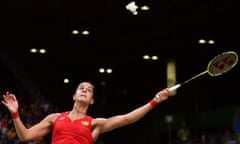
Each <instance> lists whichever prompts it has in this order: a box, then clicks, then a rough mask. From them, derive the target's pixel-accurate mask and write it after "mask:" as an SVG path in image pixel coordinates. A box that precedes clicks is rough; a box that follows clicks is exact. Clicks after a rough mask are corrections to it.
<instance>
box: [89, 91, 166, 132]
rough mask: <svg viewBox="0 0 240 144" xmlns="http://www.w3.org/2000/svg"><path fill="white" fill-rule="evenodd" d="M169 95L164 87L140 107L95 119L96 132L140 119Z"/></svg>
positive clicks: (106, 130) (105, 130)
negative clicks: (105, 117)
mask: <svg viewBox="0 0 240 144" xmlns="http://www.w3.org/2000/svg"><path fill="white" fill-rule="evenodd" d="M169 95H170V92H169V90H168V89H167V88H166V89H163V90H162V91H160V92H158V93H157V94H156V96H155V97H154V98H153V99H152V100H151V101H150V102H148V103H147V104H145V105H143V106H141V107H138V108H137V109H135V110H133V111H131V112H129V113H127V114H123V115H117V116H113V117H110V118H108V119H103V118H98V119H95V123H96V132H98V133H104V132H108V131H111V130H113V129H115V128H119V127H123V126H126V125H129V124H132V123H134V122H136V121H138V120H140V119H141V118H143V117H144V116H145V115H146V114H147V113H148V112H149V111H151V110H152V109H153V108H154V107H155V106H157V104H159V103H161V102H163V101H165V100H167V99H168V96H169ZM93 132H94V131H93Z"/></svg>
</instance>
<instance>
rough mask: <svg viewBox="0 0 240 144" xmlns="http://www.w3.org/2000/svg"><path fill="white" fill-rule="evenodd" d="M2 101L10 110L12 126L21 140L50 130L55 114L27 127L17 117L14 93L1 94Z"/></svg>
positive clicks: (16, 103) (38, 135) (29, 138)
mask: <svg viewBox="0 0 240 144" xmlns="http://www.w3.org/2000/svg"><path fill="white" fill-rule="evenodd" d="M2 103H3V105H5V106H6V107H7V108H8V110H9V111H10V112H11V115H12V119H13V123H14V127H15V129H16V132H17V135H18V137H19V139H20V140H21V141H27V140H33V139H35V138H37V137H41V136H44V135H46V134H47V133H49V132H50V130H51V125H52V120H53V119H54V118H55V117H56V114H52V115H49V116H47V117H46V118H45V119H43V120H42V121H41V122H40V123H38V124H36V125H34V126H33V127H31V128H29V129H27V128H26V127H25V126H24V124H23V122H22V121H21V119H20V117H19V114H18V101H17V99H16V97H15V95H14V94H10V93H9V92H7V93H6V95H3V100H2Z"/></svg>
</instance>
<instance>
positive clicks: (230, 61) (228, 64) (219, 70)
mask: <svg viewBox="0 0 240 144" xmlns="http://www.w3.org/2000/svg"><path fill="white" fill-rule="evenodd" d="M237 63H238V54H237V53H236V52H234V51H228V52H224V53H222V54H219V55H217V56H215V57H214V58H213V59H212V60H210V61H209V63H208V65H207V69H206V70H205V71H203V72H201V73H199V74H197V75H195V76H193V77H191V78H190V79H188V80H186V81H184V82H181V83H179V84H176V85H174V86H172V87H170V88H169V91H170V92H171V91H174V90H176V89H178V88H179V87H181V86H183V85H184V84H186V83H189V82H190V81H192V80H194V79H196V78H198V77H200V76H202V75H205V74H209V75H210V76H220V75H222V74H224V73H226V72H228V71H230V70H231V69H232V68H233V67H235V66H236V64H237Z"/></svg>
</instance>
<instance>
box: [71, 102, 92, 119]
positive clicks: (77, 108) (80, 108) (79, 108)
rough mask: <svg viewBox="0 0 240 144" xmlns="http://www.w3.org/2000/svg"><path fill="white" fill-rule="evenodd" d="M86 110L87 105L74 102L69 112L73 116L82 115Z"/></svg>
mask: <svg viewBox="0 0 240 144" xmlns="http://www.w3.org/2000/svg"><path fill="white" fill-rule="evenodd" d="M87 110H88V106H84V105H80V104H78V103H76V102H75V103H74V106H73V109H72V110H71V112H70V113H71V114H72V115H75V116H83V115H86V113H87Z"/></svg>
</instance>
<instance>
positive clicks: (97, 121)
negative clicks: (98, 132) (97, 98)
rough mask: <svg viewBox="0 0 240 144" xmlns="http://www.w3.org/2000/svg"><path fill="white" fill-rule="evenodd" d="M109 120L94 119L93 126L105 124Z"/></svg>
mask: <svg viewBox="0 0 240 144" xmlns="http://www.w3.org/2000/svg"><path fill="white" fill-rule="evenodd" d="M106 120H107V119H106V118H93V119H92V125H93V126H97V125H101V124H103V123H104V122H105V121H106Z"/></svg>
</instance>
